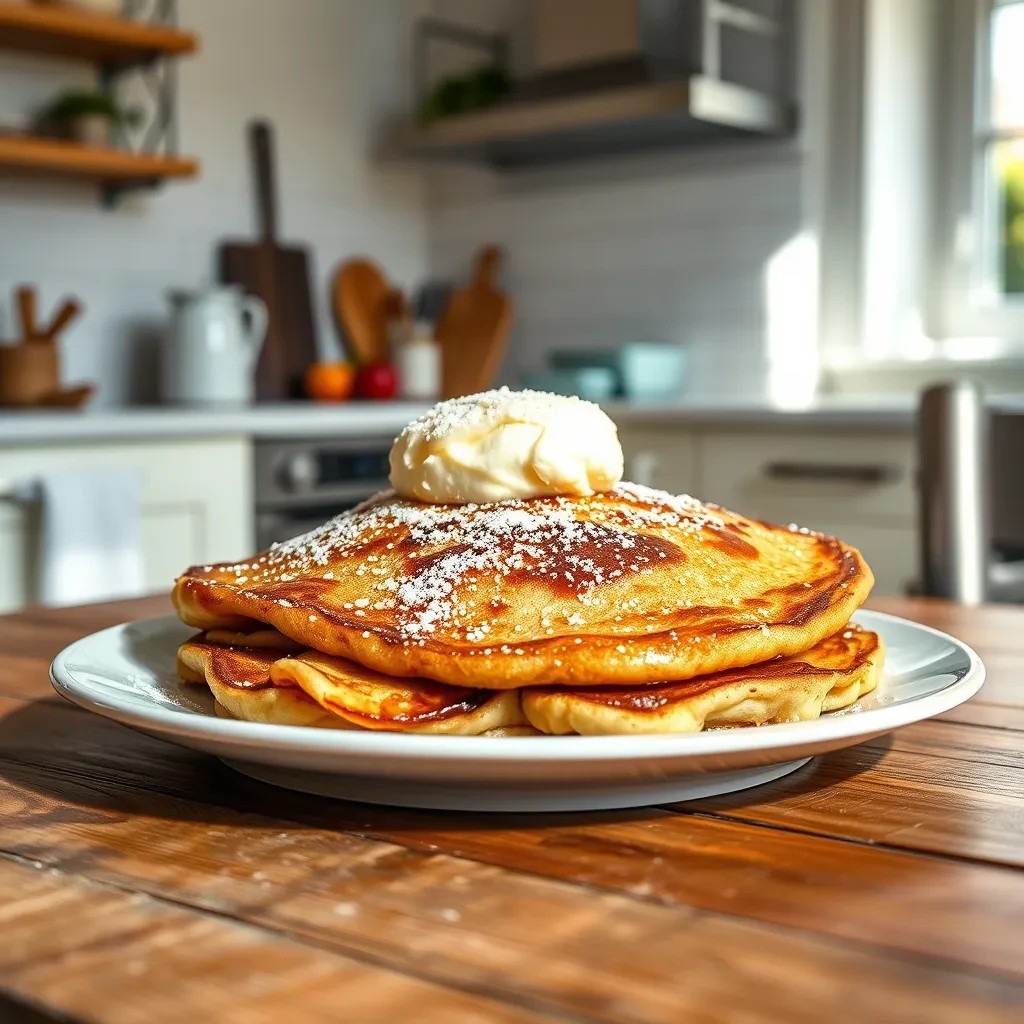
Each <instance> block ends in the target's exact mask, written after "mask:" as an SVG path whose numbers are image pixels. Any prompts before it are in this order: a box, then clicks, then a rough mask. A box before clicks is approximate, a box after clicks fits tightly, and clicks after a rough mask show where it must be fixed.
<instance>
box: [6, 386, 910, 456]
mask: <svg viewBox="0 0 1024 1024" xmlns="http://www.w3.org/2000/svg"><path fill="white" fill-rule="evenodd" d="M426 408H427V405H426V404H417V403H412V402H348V403H344V404H338V405H325V404H318V403H313V402H294V403H281V404H268V405H261V406H251V407H240V408H233V409H208V408H184V407H169V406H153V407H135V408H97V409H86V410H84V411H56V410H48V411H36V410H30V411H25V412H20V411H12V412H5V413H0V446H4V445H21V444H45V443H47V442H57V443H63V442H66V441H99V440H124V439H132V438H147V439H155V438H162V437H214V436H218V435H219V436H225V435H232V434H235V435H245V436H248V437H254V438H293V439H294V438H303V437H332V436H333V437H353V436H355V437H359V436H367V437H373V436H379V437H386V438H390V437H393V436H394V435H395V434H397V433H398V431H399V430H401V429H402V427H403V426H405V424H406V423H408V422H409V420H411V419H414V418H415V417H416V416H418V415H420V413H422V412H423V411H424V410H425V409H426ZM604 408H605V409H606V411H607V412H608V414H609V415H610V416H611V417H612V419H614V420H615V421H616V422H617V423H619V424H620V425H622V426H627V425H630V424H636V425H650V426H655V425H659V426H664V425H671V424H678V425H680V426H698V425H701V424H705V425H717V426H737V427H741V426H762V427H767V426H771V427H781V428H789V429H802V428H808V427H815V428H832V429H843V428H854V427H856V428H860V429H869V430H870V429H874V430H886V429H889V430H893V429H896V430H901V429H909V428H910V426H911V424H912V422H913V414H914V404H913V401H912V400H911V399H910V398H903V397H899V396H891V397H886V398H882V399H852V398H845V397H844V398H823V399H820V400H818V401H816V402H815V403H814V404H813V405H810V406H808V407H806V408H801V409H784V408H781V407H779V406H777V405H773V404H772V403H770V402H767V401H752V400H736V399H728V398H714V397H710V396H709V397H704V398H701V399H686V400H681V401H679V402H675V403H671V404H659V405H638V404H630V403H626V402H610V403H607V404H605V406H604Z"/></svg>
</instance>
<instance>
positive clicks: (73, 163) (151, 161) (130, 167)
mask: <svg viewBox="0 0 1024 1024" xmlns="http://www.w3.org/2000/svg"><path fill="white" fill-rule="evenodd" d="M198 169H199V165H198V164H197V163H196V161H195V160H188V159H186V158H184V157H176V156H156V155H152V154H149V153H129V152H126V151H125V150H121V149H113V148H105V147H100V146H83V145H80V144H79V143H76V142H63V141H60V140H57V139H39V138H33V137H31V136H21V135H7V136H2V135H0V170H6V171H14V172H23V173H30V172H36V173H40V174H52V175H60V176H64V177H76V178H86V179H90V180H93V181H100V182H103V183H105V184H108V185H119V186H122V187H124V186H131V185H135V184H137V185H145V184H152V183H153V182H155V181H158V180H162V179H164V178H191V177H192V176H193V175H194V174H195V173H196V171H197V170H198Z"/></svg>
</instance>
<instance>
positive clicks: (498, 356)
mask: <svg viewBox="0 0 1024 1024" xmlns="http://www.w3.org/2000/svg"><path fill="white" fill-rule="evenodd" d="M500 262H501V249H499V248H498V246H496V245H488V246H485V247H484V248H483V249H481V250H480V253H479V255H478V256H477V261H476V270H475V273H474V276H473V279H472V281H470V283H469V284H468V285H467V286H466V287H465V288H458V289H456V290H455V291H454V292H452V295H451V297H450V298H449V300H448V304H447V306H446V307H445V310H444V312H443V313H442V314H441V319H440V320H439V321H438V324H437V330H436V332H435V336H436V338H437V341H438V343H439V344H440V346H441V351H442V353H443V355H442V359H443V364H444V365H443V370H442V390H443V392H444V396H445V398H456V397H458V396H459V395H472V394H474V393H476V392H477V391H485V390H486V389H487V388H488V387H489V386H490V384H491V382H492V381H493V380H494V376H495V374H496V373H497V372H498V367H499V366H500V365H501V360H502V357H503V356H504V353H505V346H506V345H507V343H508V335H509V331H510V330H511V328H512V303H511V302H510V301H509V299H508V297H507V296H506V295H505V294H504V293H503V292H501V291H500V290H499V289H498V288H497V287H496V285H495V281H496V279H497V275H498V265H499V263H500Z"/></svg>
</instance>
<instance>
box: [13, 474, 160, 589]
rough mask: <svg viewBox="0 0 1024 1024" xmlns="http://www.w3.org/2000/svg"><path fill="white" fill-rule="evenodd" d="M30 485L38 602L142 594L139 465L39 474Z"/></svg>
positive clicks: (140, 481)
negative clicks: (35, 504) (36, 517)
mask: <svg viewBox="0 0 1024 1024" xmlns="http://www.w3.org/2000/svg"><path fill="white" fill-rule="evenodd" d="M32 490H33V491H34V492H35V493H34V496H35V497H36V498H37V499H38V500H39V502H40V515H41V520H40V525H41V529H40V534H39V562H38V564H39V586H38V595H37V596H38V599H39V601H40V602H41V603H42V604H45V605H51V606H60V605H69V604H86V603H89V602H92V601H106V600H113V599H115V598H122V597H137V596H138V595H140V594H142V593H143V592H144V591H145V578H144V575H143V566H142V477H141V473H140V472H139V471H138V470H136V469H133V468H131V467H124V466H97V467H94V468H90V469H66V470H60V471H55V472H53V473H47V474H44V475H41V476H40V477H39V478H37V480H36V481H35V482H34V486H33V488H32Z"/></svg>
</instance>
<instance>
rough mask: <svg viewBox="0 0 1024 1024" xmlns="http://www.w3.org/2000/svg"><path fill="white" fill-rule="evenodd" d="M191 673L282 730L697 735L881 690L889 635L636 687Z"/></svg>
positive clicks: (199, 666) (233, 651)
mask: <svg viewBox="0 0 1024 1024" xmlns="http://www.w3.org/2000/svg"><path fill="white" fill-rule="evenodd" d="M179 664H180V667H181V671H182V675H183V677H184V678H186V679H188V680H190V681H194V682H203V681H204V680H205V681H206V682H207V683H208V684H209V686H210V689H211V690H212V692H213V694H214V696H215V698H216V699H217V702H218V704H219V705H220V706H221V707H223V708H225V709H227V711H229V712H230V713H231V714H232V715H233V716H234V717H236V718H242V719H246V720H248V721H256V722H273V723H278V724H283V725H314V726H327V727H333V728H349V729H352V728H355V729H378V730H391V731H402V732H441V733H449V734H459V735H488V736H517V735H539V734H541V733H554V734H564V733H580V734H583V735H607V734H628V733H638V734H639V733H684V732H698V731H700V730H701V729H703V728H705V727H707V726H721V725H763V724H765V723H769V722H784V721H801V720H804V719H811V718H817V717H818V716H819V715H820V714H821V713H822V711H823V710H824V711H834V710H837V709H839V708H841V707H846V706H847V705H849V704H851V703H853V702H854V701H855V700H857V699H858V698H859V697H860V696H862V695H863V694H865V693H868V692H870V691H871V690H873V689H874V688H875V686H876V685H877V683H878V679H879V676H880V674H881V665H882V646H881V642H880V640H879V638H878V636H877V635H876V634H875V633H871V632H869V631H867V630H863V629H861V628H860V627H858V626H855V625H852V624H851V625H849V626H848V627H847V628H846V629H845V630H843V631H841V632H840V633H838V634H836V635H835V636H832V637H827V638H826V639H825V640H822V641H820V642H819V643H818V644H816V645H815V646H814V647H812V648H811V649H810V650H809V651H805V652H804V653H802V654H800V655H797V656H795V657H790V658H778V659H776V660H774V661H770V662H765V663H762V664H760V665H755V666H752V667H749V668H745V669H733V670H730V671H727V672H719V673H714V674H712V675H707V676H700V677H697V678H694V679H690V680H687V681H685V682H672V683H658V684H655V685H634V686H629V687H587V688H563V687H532V688H524V689H522V690H518V691H515V690H504V691H498V692H496V691H485V690H475V691H474V690H466V689H464V688H461V687H453V686H448V685H446V684H444V683H436V682H432V681H430V680H423V679H413V680H409V679H392V678H390V677H387V676H383V675H381V674H380V673H376V672H372V671H370V670H367V669H364V668H362V666H360V665H357V664H356V663H354V662H352V661H349V660H347V659H344V658H333V657H330V656H327V655H322V654H318V653H317V652H315V651H302V652H299V653H297V654H290V655H286V656H284V657H281V656H280V654H279V653H277V652H274V651H273V650H271V649H268V648H267V647H264V648H263V649H250V650H246V649H244V648H238V647H221V646H219V645H217V644H213V643H210V641H209V639H208V637H202V636H200V637H197V638H195V639H193V640H190V641H188V642H186V643H185V644H183V645H182V647H181V649H180V651H179Z"/></svg>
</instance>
